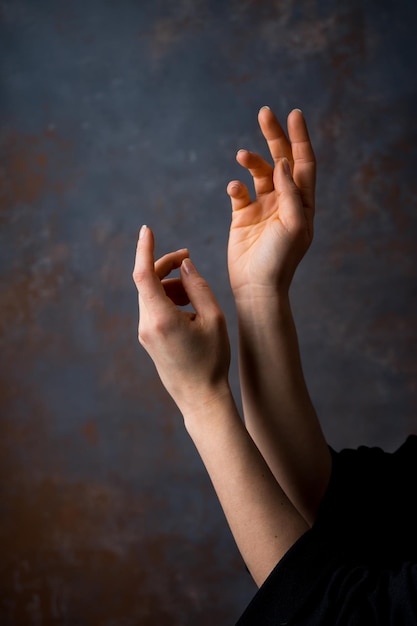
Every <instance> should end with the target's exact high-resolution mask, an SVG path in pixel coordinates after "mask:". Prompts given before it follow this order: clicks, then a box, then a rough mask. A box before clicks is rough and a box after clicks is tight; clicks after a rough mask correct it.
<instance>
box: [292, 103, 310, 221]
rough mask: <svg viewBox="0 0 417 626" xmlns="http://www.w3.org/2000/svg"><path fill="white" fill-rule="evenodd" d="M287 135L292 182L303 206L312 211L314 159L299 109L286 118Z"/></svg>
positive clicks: (305, 125)
mask: <svg viewBox="0 0 417 626" xmlns="http://www.w3.org/2000/svg"><path fill="white" fill-rule="evenodd" d="M288 134H289V136H290V140H291V148H292V154H293V159H294V168H293V177H294V182H295V184H296V185H297V187H298V188H299V189H300V191H301V196H302V198H303V204H304V206H306V207H307V208H308V209H309V210H311V211H314V203H315V186H316V159H315V156H314V151H313V147H312V145H311V141H310V136H309V133H308V129H307V124H306V122H305V119H304V116H303V114H302V112H301V111H300V109H294V110H293V111H291V113H290V114H289V116H288Z"/></svg>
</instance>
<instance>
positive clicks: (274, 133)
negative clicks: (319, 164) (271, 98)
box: [258, 107, 292, 164]
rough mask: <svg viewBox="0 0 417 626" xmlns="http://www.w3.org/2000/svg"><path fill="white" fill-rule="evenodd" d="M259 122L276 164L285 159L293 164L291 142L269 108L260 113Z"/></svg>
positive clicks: (264, 108)
mask: <svg viewBox="0 0 417 626" xmlns="http://www.w3.org/2000/svg"><path fill="white" fill-rule="evenodd" d="M258 122H259V126H260V127H261V131H262V134H263V136H264V137H265V139H266V142H267V144H268V148H269V151H270V153H271V156H272V158H273V160H274V163H277V162H278V161H279V160H280V159H283V158H284V157H285V158H287V159H288V161H289V162H290V163H291V164H292V154H291V146H290V142H289V141H288V139H287V136H286V134H285V132H284V131H283V129H282V126H281V124H280V123H279V122H278V120H277V118H276V117H275V115H274V114H273V112H272V111H271V109H270V108H269V107H262V109H261V110H260V111H259V113H258Z"/></svg>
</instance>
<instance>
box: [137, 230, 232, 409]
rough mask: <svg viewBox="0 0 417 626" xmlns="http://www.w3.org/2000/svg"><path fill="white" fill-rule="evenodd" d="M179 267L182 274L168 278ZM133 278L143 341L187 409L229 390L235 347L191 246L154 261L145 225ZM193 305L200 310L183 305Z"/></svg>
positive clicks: (180, 404)
mask: <svg viewBox="0 0 417 626" xmlns="http://www.w3.org/2000/svg"><path fill="white" fill-rule="evenodd" d="M178 268H181V269H180V278H171V279H170V278H166V277H167V276H168V275H169V274H170V273H171V271H172V270H174V269H178ZM133 279H134V282H135V284H136V287H137V289H138V295H139V314H140V318H139V329H138V337H139V341H140V343H141V344H142V345H143V347H144V348H145V349H146V351H147V352H148V353H149V355H150V357H151V358H152V360H153V361H154V363H155V366H156V368H157V370H158V374H159V376H160V378H161V380H162V382H163V384H164V386H165V387H166V389H167V391H168V392H169V394H170V395H171V396H172V398H173V399H174V401H175V402H176V403H177V405H178V407H179V408H180V410H181V411H182V412H183V413H186V412H187V411H188V410H189V409H190V410H192V411H194V410H195V408H196V407H199V406H201V404H203V403H206V402H210V401H212V399H214V398H216V397H217V395H218V394H221V393H223V392H225V390H227V392H228V391H229V390H228V370H229V364H230V347H229V339H228V335H227V329H226V322H225V319H224V316H223V313H222V311H221V310H220V308H219V306H218V304H217V302H216V300H215V297H214V295H213V293H212V292H211V290H210V288H209V286H208V285H207V283H206V282H205V280H204V279H203V278H201V276H200V275H199V274H198V272H197V270H196V269H195V267H194V265H193V263H192V262H191V261H190V259H189V258H188V251H187V250H185V249H184V250H178V251H177V252H172V253H170V254H167V255H165V256H164V257H162V258H161V259H159V260H158V261H156V263H154V237H153V233H152V231H151V230H150V229H149V228H147V227H146V226H145V227H143V228H142V229H141V233H140V237H139V240H138V245H137V250H136V260H135V268H134V271H133ZM190 302H191V304H192V306H193V308H194V310H195V312H189V311H184V310H181V309H180V308H178V307H179V306H183V305H186V304H188V303H190Z"/></svg>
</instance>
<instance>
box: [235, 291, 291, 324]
mask: <svg viewBox="0 0 417 626" xmlns="http://www.w3.org/2000/svg"><path fill="white" fill-rule="evenodd" d="M233 295H234V298H235V306H236V311H237V314H238V316H239V317H241V316H245V317H247V316H256V318H259V317H260V316H261V317H262V316H264V317H265V318H269V320H270V316H271V315H274V316H276V315H277V314H278V315H279V314H280V312H282V313H286V312H287V311H289V310H290V297H289V290H288V289H277V288H271V287H247V288H245V289H241V290H239V292H234V294H233Z"/></svg>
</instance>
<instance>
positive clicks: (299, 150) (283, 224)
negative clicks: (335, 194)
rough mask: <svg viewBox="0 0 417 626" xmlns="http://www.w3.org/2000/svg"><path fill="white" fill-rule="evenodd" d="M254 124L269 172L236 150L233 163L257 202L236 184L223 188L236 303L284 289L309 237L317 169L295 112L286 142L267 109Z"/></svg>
mask: <svg viewBox="0 0 417 626" xmlns="http://www.w3.org/2000/svg"><path fill="white" fill-rule="evenodd" d="M258 121H259V125H260V127H261V130H262V133H263V135H264V137H265V139H266V141H267V143H268V147H269V151H270V153H271V156H272V158H273V161H274V167H272V166H271V165H270V164H269V163H267V162H266V161H265V160H264V159H262V157H260V156H259V155H257V154H255V153H253V152H248V151H247V150H240V151H239V152H238V153H237V156H236V158H237V161H238V163H240V165H242V166H243V167H245V168H247V169H248V171H249V172H250V173H251V175H252V177H253V182H254V187H255V193H256V199H255V200H254V201H253V202H252V200H251V197H250V194H249V191H248V189H247V187H246V186H245V185H244V184H243V183H241V182H239V181H232V182H230V183H229V185H228V187H227V192H228V194H229V196H230V198H231V202H232V210H233V213H232V224H231V228H230V235H229V246H228V265H229V275H230V282H231V286H232V289H233V292H234V295H235V298H243V299H245V298H247V297H249V294H253V293H254V291H256V290H257V289H258V288H260V289H261V291H262V292H264V291H265V290H266V291H271V289H272V290H274V291H275V292H276V291H277V290H282V289H284V290H287V289H289V286H290V283H291V280H292V277H293V275H294V272H295V270H296V267H297V265H298V263H299V262H300V261H301V259H302V257H303V256H304V254H305V253H306V251H307V249H308V247H309V246H310V243H311V241H312V237H313V219H314V194H315V172H316V165H315V157H314V152H313V149H312V146H311V143H310V138H309V135H308V130H307V126H306V123H305V121H304V117H303V115H302V113H301V111H299V110H298V109H295V110H294V111H292V112H291V113H290V114H289V116H288V134H289V139H287V137H286V135H285V133H284V131H283V130H282V128H281V126H280V124H279V122H278V120H277V119H276V117H275V115H274V114H273V113H272V111H271V110H270V109H269V108H268V107H263V108H262V109H261V110H260V111H259V115H258ZM291 172H292V175H291Z"/></svg>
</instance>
